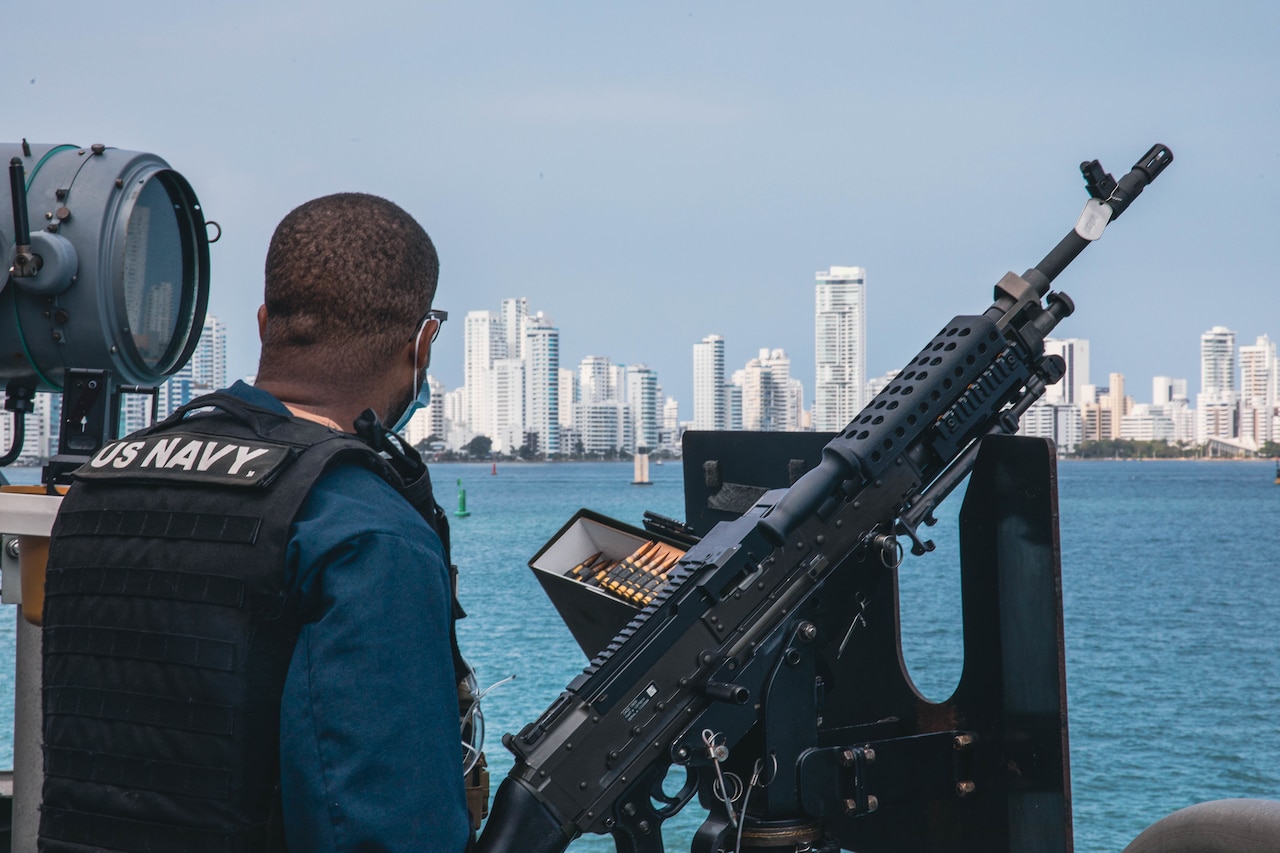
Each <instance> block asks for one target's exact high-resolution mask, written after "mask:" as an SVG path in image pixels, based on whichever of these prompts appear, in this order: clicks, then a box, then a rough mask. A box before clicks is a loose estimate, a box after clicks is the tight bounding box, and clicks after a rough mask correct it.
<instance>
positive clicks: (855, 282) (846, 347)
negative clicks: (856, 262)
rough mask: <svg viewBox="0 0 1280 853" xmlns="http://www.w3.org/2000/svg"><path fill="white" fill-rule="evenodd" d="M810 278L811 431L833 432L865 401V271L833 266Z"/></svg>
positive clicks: (857, 268)
mask: <svg viewBox="0 0 1280 853" xmlns="http://www.w3.org/2000/svg"><path fill="white" fill-rule="evenodd" d="M814 278H815V280H816V282H817V286H816V287H815V304H814V356H815V357H814V362H815V366H816V374H817V375H816V381H815V383H814V390H813V427H814V429H816V430H819V431H829V432H834V431H837V430H842V429H844V428H845V426H847V425H848V423H849V421H851V420H853V417H854V415H856V414H857V413H858V412H860V411H861V410H862V407H863V405H865V403H866V400H865V399H864V397H863V394H864V392H865V390H866V383H867V271H866V270H865V269H863V268H862V267H831V268H830V269H829V270H827V271H826V272H818V273H816V274H815V276H814Z"/></svg>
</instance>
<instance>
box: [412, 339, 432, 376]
mask: <svg viewBox="0 0 1280 853" xmlns="http://www.w3.org/2000/svg"><path fill="white" fill-rule="evenodd" d="M417 356H418V358H417V361H416V362H415V363H414V369H416V370H422V369H424V368H425V367H426V366H427V365H428V364H430V363H431V339H430V338H427V337H426V336H425V335H424V336H423V340H422V345H421V346H420V347H418V352H417Z"/></svg>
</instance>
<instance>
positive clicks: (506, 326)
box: [499, 296, 529, 358]
mask: <svg viewBox="0 0 1280 853" xmlns="http://www.w3.org/2000/svg"><path fill="white" fill-rule="evenodd" d="M499 317H501V320H502V351H503V354H504V355H505V356H506V357H507V358H524V356H525V353H524V344H525V339H524V328H525V322H526V320H527V319H528V317H529V300H528V299H526V298H524V297H523V296H520V297H516V298H513V299H504V300H502V308H501V310H500V312H499Z"/></svg>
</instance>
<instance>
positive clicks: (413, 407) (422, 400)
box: [391, 376, 431, 432]
mask: <svg viewBox="0 0 1280 853" xmlns="http://www.w3.org/2000/svg"><path fill="white" fill-rule="evenodd" d="M417 381H418V380H417V377H416V376H415V377H414V384H415V385H416V384H417ZM430 404H431V383H430V382H428V381H427V379H426V376H423V377H422V385H421V386H420V387H419V388H418V393H417V394H415V395H414V396H413V399H412V400H410V401H409V405H408V406H406V407H405V410H404V414H402V415H400V417H399V418H398V419H397V420H396V424H395V426H393V427H392V428H391V431H392V432H403V431H404V428H405V427H407V426H408V425H409V419H410V418H412V417H413V416H414V415H415V414H416V413H417V411H418V410H419V409H425V408H426V407H427V406H429V405H430Z"/></svg>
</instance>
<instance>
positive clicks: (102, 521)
mask: <svg viewBox="0 0 1280 853" xmlns="http://www.w3.org/2000/svg"><path fill="white" fill-rule="evenodd" d="M60 515H61V514H60ZM66 515H67V517H66V519H65V521H62V525H61V527H60V528H59V535H61V536H141V537H143V538H147V539H183V540H186V541H188V542H234V543H238V544H242V545H252V544H253V543H254V542H256V541H257V539H258V530H259V528H261V527H262V519H261V518H255V517H253V516H246V515H220V514H213V513H207V512H166V511H159V512H156V511H152V512H140V511H138V510H118V509H107V510H98V511H92V512H84V511H81V512H70V513H67V514H66Z"/></svg>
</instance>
